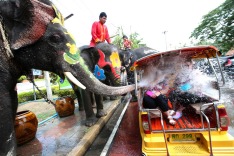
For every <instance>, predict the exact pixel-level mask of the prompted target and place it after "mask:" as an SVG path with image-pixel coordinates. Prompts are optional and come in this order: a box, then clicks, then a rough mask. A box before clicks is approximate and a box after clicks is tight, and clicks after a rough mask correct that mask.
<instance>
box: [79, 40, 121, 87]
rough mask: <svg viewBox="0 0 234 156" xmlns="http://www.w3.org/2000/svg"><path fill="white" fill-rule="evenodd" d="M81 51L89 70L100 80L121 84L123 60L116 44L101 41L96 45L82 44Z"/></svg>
mask: <svg viewBox="0 0 234 156" xmlns="http://www.w3.org/2000/svg"><path fill="white" fill-rule="evenodd" d="M80 51H81V53H80V55H81V56H82V58H83V59H84V60H85V62H86V64H87V65H88V67H89V70H90V71H92V72H93V74H94V76H95V77H96V78H97V79H98V80H100V81H101V82H103V83H105V84H108V85H112V86H119V85H120V84H121V82H120V68H121V62H120V58H119V52H118V48H117V47H116V46H115V45H112V44H107V43H99V44H98V45H96V47H89V46H82V47H80Z"/></svg>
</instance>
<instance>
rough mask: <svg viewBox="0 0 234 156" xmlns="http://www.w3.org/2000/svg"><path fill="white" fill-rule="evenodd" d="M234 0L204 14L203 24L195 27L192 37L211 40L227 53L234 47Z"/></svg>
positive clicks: (205, 40) (227, 1)
mask: <svg viewBox="0 0 234 156" xmlns="http://www.w3.org/2000/svg"><path fill="white" fill-rule="evenodd" d="M233 36H234V1H233V0H226V1H225V2H224V3H223V4H221V5H220V6H219V7H217V8H216V9H214V10H212V11H211V12H209V13H208V14H207V15H205V16H203V18H202V22H201V24H200V25H199V26H198V27H197V28H195V30H194V31H193V32H192V34H191V36H190V37H191V38H192V37H193V38H195V39H199V40H200V42H201V43H203V42H211V43H213V44H214V45H215V46H217V47H219V49H220V50H221V51H222V52H223V53H226V52H227V51H228V50H230V49H231V48H233V47H234V37H233Z"/></svg>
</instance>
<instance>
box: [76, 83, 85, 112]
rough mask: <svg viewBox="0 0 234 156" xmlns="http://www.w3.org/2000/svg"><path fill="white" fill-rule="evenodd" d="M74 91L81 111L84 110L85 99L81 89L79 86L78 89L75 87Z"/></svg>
mask: <svg viewBox="0 0 234 156" xmlns="http://www.w3.org/2000/svg"><path fill="white" fill-rule="evenodd" d="M76 88H77V87H76ZM74 92H75V94H76V97H77V101H78V105H79V111H83V110H84V101H83V98H82V96H81V89H78V88H77V89H76V90H75V89H74Z"/></svg>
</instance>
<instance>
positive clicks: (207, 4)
mask: <svg viewBox="0 0 234 156" xmlns="http://www.w3.org/2000/svg"><path fill="white" fill-rule="evenodd" d="M224 1H225V0H66V1H65V0H52V2H53V3H54V4H55V5H56V6H57V7H58V9H59V10H60V11H61V12H62V14H63V16H64V17H66V16H68V15H70V14H71V13H72V14H74V16H72V17H71V18H69V19H68V20H66V21H65V27H66V28H67V29H68V30H69V32H71V33H72V34H73V35H74V37H75V39H76V44H77V46H78V47H79V46H83V45H88V44H89V43H90V40H91V27H92V24H93V22H94V21H98V20H99V14H100V12H106V14H107V21H106V25H107V27H108V30H109V35H110V36H114V35H116V32H117V29H118V27H122V28H123V31H124V33H125V34H126V35H127V36H129V35H130V34H131V33H134V32H136V33H138V34H139V38H142V39H143V41H142V43H144V44H146V45H147V46H148V47H151V48H153V49H156V50H159V51H165V50H170V49H176V48H179V47H181V46H183V45H184V44H186V45H187V46H190V45H191V39H189V37H190V35H191V33H192V31H193V30H194V29H195V28H196V27H197V26H198V25H199V24H200V23H201V21H202V17H203V16H204V15H206V14H207V13H209V12H210V11H212V10H213V9H215V8H217V7H218V6H219V5H221V4H222V3H223V2H224ZM163 32H166V33H163Z"/></svg>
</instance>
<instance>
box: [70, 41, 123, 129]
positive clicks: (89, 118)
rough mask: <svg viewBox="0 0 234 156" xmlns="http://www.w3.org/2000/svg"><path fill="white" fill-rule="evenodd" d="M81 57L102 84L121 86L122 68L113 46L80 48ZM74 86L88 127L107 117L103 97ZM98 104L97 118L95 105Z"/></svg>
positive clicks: (116, 49)
mask: <svg viewBox="0 0 234 156" xmlns="http://www.w3.org/2000/svg"><path fill="white" fill-rule="evenodd" d="M80 55H81V57H82V58H83V59H84V61H85V63H86V65H87V66H88V67H89V70H90V71H92V72H93V74H94V76H95V77H96V78H97V79H99V80H100V81H101V82H102V83H104V84H107V85H109V86H120V84H121V82H120V68H121V62H120V58H119V53H118V48H117V47H116V46H115V45H113V44H107V43H99V44H98V45H96V47H89V46H82V47H80ZM72 86H73V90H74V91H75V93H76V95H77V97H78V101H79V109H80V110H82V109H83V108H84V110H85V113H86V123H85V124H86V126H92V125H93V124H95V123H96V122H97V118H99V117H102V116H105V115H106V114H107V113H106V112H105V111H104V109H103V95H100V94H94V99H93V93H92V92H90V91H88V90H83V89H78V88H77V87H76V86H74V85H73V84H72ZM95 103H96V109H97V113H96V116H95V114H94V111H93V107H92V106H93V105H94V104H95Z"/></svg>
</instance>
